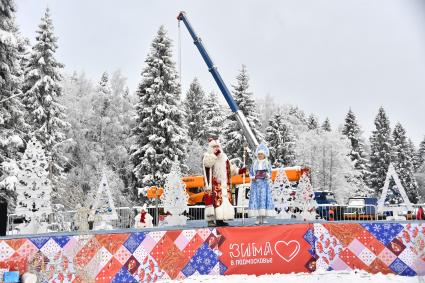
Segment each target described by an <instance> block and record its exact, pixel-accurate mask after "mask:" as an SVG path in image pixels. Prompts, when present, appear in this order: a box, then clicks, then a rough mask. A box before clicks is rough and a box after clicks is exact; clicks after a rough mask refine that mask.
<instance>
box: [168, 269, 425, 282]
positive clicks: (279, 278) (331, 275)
mask: <svg viewBox="0 0 425 283" xmlns="http://www.w3.org/2000/svg"><path fill="white" fill-rule="evenodd" d="M160 282H176V281H172V280H165V281H160ZM177 282H184V283H195V282H203V283H211V282H223V283H226V282H231V283H269V282H275V283H277V282H288V283H306V282H309V283H312V282H324V283H360V282H373V283H386V282H397V283H418V282H419V283H425V278H424V277H423V276H422V277H417V276H416V277H405V276H397V275H383V274H374V275H373V274H369V273H366V272H363V271H360V272H358V271H357V272H354V271H353V272H327V273H313V274H303V273H299V274H275V275H263V276H254V275H228V276H208V275H204V276H196V277H190V278H188V279H185V280H183V281H177Z"/></svg>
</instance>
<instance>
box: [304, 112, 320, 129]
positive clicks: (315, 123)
mask: <svg viewBox="0 0 425 283" xmlns="http://www.w3.org/2000/svg"><path fill="white" fill-rule="evenodd" d="M307 127H308V129H309V130H310V131H311V130H317V129H318V128H319V120H318V119H317V117H316V116H315V115H313V114H311V115H310V116H308V118H307Z"/></svg>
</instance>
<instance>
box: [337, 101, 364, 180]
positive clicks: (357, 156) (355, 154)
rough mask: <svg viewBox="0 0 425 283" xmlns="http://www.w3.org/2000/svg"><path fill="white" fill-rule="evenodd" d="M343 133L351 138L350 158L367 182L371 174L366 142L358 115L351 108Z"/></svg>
mask: <svg viewBox="0 0 425 283" xmlns="http://www.w3.org/2000/svg"><path fill="white" fill-rule="evenodd" d="M342 134H343V135H345V136H346V137H347V138H348V139H349V140H350V144H351V152H350V158H351V160H352V161H353V162H354V168H355V169H356V170H358V171H359V172H360V176H361V179H362V180H363V181H364V182H366V181H367V178H368V176H369V174H368V167H367V160H366V158H365V152H364V144H363V140H362V138H361V129H360V126H359V124H358V123H357V119H356V116H355V115H354V113H353V111H351V109H350V110H348V113H347V116H346V117H345V123H344V127H343V129H342Z"/></svg>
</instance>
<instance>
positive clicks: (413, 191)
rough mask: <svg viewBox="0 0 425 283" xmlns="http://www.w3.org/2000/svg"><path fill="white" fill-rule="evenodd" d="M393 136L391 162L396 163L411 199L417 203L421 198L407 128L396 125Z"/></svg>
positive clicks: (399, 175) (395, 166)
mask: <svg viewBox="0 0 425 283" xmlns="http://www.w3.org/2000/svg"><path fill="white" fill-rule="evenodd" d="M392 138H393V139H392V140H393V146H392V152H391V162H392V163H393V164H394V168H395V170H396V172H397V174H398V177H399V179H400V181H401V184H402V185H403V187H404V189H405V190H406V194H407V196H408V197H409V200H410V201H411V202H412V203H417V202H418V200H419V196H418V184H417V183H416V180H415V177H414V168H413V162H412V153H411V148H410V145H409V141H408V139H407V136H406V130H405V129H404V128H403V126H402V125H401V124H400V123H397V124H396V125H395V127H394V131H393V134H392Z"/></svg>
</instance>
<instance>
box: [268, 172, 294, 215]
mask: <svg viewBox="0 0 425 283" xmlns="http://www.w3.org/2000/svg"><path fill="white" fill-rule="evenodd" d="M272 197H273V203H274V206H275V208H276V209H277V211H278V212H279V214H278V215H277V216H276V218H279V219H289V218H291V213H290V209H291V208H292V206H293V204H292V201H293V197H294V195H293V191H292V185H291V182H289V180H288V177H287V176H286V173H285V170H283V169H279V170H278V172H277V176H276V179H275V181H274V183H273V185H272Z"/></svg>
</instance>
